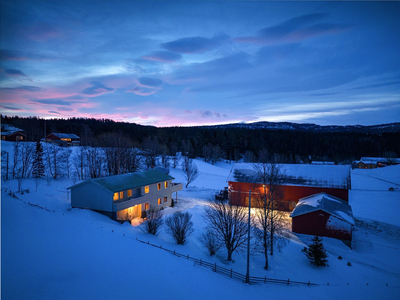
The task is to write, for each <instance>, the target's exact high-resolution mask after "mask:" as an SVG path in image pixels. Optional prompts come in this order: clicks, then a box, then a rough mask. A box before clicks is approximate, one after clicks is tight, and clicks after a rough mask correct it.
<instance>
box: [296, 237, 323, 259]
mask: <svg viewBox="0 0 400 300" xmlns="http://www.w3.org/2000/svg"><path fill="white" fill-rule="evenodd" d="M312 241H313V242H312V244H310V245H308V248H307V247H304V249H303V250H301V251H302V252H304V253H305V255H306V256H307V257H308V259H309V260H310V262H311V263H312V264H313V265H316V266H328V260H327V259H326V258H327V257H328V255H327V254H326V250H325V248H324V245H323V244H322V239H321V238H320V237H318V236H314V238H313V239H312Z"/></svg>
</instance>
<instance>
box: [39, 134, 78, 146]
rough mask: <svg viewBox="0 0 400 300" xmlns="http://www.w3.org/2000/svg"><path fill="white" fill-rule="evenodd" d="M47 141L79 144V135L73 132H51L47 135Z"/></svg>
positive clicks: (61, 144)
mask: <svg viewBox="0 0 400 300" xmlns="http://www.w3.org/2000/svg"><path fill="white" fill-rule="evenodd" d="M46 142H53V143H57V144H58V145H59V146H64V147H65V146H79V145H80V144H81V142H80V138H79V136H77V135H75V134H73V133H51V134H49V135H48V136H47V137H46Z"/></svg>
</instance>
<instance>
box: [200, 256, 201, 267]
mask: <svg viewBox="0 0 400 300" xmlns="http://www.w3.org/2000/svg"><path fill="white" fill-rule="evenodd" d="M200 266H201V258H200Z"/></svg>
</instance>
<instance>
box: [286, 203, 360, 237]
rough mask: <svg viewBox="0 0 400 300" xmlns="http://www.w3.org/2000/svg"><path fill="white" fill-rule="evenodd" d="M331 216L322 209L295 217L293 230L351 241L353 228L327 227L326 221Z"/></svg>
mask: <svg viewBox="0 0 400 300" xmlns="http://www.w3.org/2000/svg"><path fill="white" fill-rule="evenodd" d="M329 217H330V214H328V213H327V212H324V211H322V210H317V211H314V212H310V213H308V214H304V215H300V216H296V217H293V218H292V231H293V232H296V233H302V234H309V235H318V236H326V237H331V238H336V239H340V240H347V241H351V234H352V233H351V230H350V231H345V230H332V229H329V228H327V226H326V223H327V221H328V219H329ZM349 226H350V225H349ZM350 228H351V227H350Z"/></svg>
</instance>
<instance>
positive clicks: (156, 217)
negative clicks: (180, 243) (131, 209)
mask: <svg viewBox="0 0 400 300" xmlns="http://www.w3.org/2000/svg"><path fill="white" fill-rule="evenodd" d="M146 216H147V220H146V221H144V222H143V223H142V224H141V225H140V229H141V230H142V231H143V232H144V233H150V234H152V235H157V234H158V231H159V230H160V228H161V227H162V225H163V223H164V220H163V215H162V213H161V211H159V210H158V209H157V210H156V209H154V208H150V209H149V210H148V211H147V212H146Z"/></svg>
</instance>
